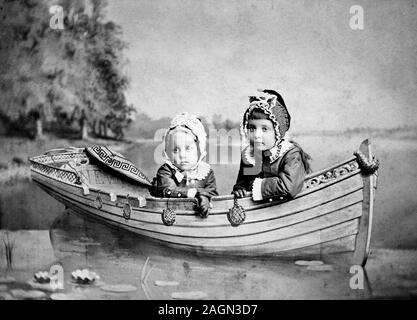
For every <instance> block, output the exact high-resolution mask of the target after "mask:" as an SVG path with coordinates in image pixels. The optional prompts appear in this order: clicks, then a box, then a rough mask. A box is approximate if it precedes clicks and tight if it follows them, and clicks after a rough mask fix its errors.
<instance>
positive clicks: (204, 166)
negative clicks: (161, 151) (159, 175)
mask: <svg viewBox="0 0 417 320" xmlns="http://www.w3.org/2000/svg"><path fill="white" fill-rule="evenodd" d="M165 163H166V164H168V165H169V166H170V167H171V168H172V169H174V170H175V179H177V181H178V183H180V182H181V181H182V180H183V179H184V178H185V177H186V178H187V180H203V179H205V178H206V177H207V176H208V174H209V173H210V170H211V166H210V165H209V164H208V163H207V162H204V161H200V162H199V163H198V164H197V166H196V168H195V169H192V170H189V171H186V172H184V171H183V172H181V171H180V170H179V169H178V168H177V167H176V166H175V165H174V164H173V163H172V162H171V161H170V160H165Z"/></svg>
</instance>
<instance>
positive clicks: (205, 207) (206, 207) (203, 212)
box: [197, 195, 211, 218]
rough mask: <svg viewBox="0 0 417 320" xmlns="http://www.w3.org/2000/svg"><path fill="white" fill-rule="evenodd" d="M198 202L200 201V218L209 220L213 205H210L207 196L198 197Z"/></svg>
mask: <svg viewBox="0 0 417 320" xmlns="http://www.w3.org/2000/svg"><path fill="white" fill-rule="evenodd" d="M197 200H198V211H199V213H200V216H201V217H202V218H207V217H208V215H209V213H210V209H211V203H210V200H209V198H207V197H206V196H202V195H197Z"/></svg>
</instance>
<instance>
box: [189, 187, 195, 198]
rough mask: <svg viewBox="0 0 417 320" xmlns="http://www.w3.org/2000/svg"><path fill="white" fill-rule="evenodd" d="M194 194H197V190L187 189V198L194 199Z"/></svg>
mask: <svg viewBox="0 0 417 320" xmlns="http://www.w3.org/2000/svg"><path fill="white" fill-rule="evenodd" d="M196 194H197V189H196V188H191V189H188V191H187V198H194V197H195V195H196Z"/></svg>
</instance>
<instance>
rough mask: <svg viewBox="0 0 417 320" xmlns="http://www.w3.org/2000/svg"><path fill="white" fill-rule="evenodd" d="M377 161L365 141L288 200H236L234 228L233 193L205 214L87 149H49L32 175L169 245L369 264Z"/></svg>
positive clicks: (63, 197) (79, 204) (82, 209)
mask: <svg viewBox="0 0 417 320" xmlns="http://www.w3.org/2000/svg"><path fill="white" fill-rule="evenodd" d="M118 156H120V157H122V156H121V155H118ZM122 159H123V158H122ZM373 159H374V157H373V155H372V153H371V148H370V143H369V141H368V140H365V141H363V142H362V144H361V146H360V148H359V153H356V156H355V157H351V158H350V159H347V160H346V161H343V162H341V163H339V164H336V165H333V166H331V167H328V168H326V169H324V170H321V171H319V172H316V173H313V174H310V175H308V176H307V177H306V180H305V183H304V187H303V190H302V191H301V193H300V194H298V195H297V196H296V197H295V198H294V199H292V200H290V201H286V202H284V201H283V200H280V199H268V201H262V202H254V201H252V198H251V197H246V198H242V199H239V200H238V203H239V205H241V206H242V207H243V208H244V209H245V213H246V219H245V221H244V222H243V224H241V225H239V226H237V227H236V226H232V225H231V224H230V222H229V220H228V217H227V214H228V212H229V209H230V208H232V207H233V206H234V198H233V196H231V195H226V196H219V197H214V198H213V200H212V203H213V209H212V210H211V213H210V215H209V217H208V218H207V219H203V218H200V217H199V215H198V214H196V211H195V204H196V202H195V200H194V199H188V198H187V199H173V198H171V199H166V198H156V197H152V196H151V195H150V193H149V190H148V189H149V184H148V183H147V182H146V181H147V180H146V179H144V180H140V179H139V180H138V179H137V180H133V179H130V178H126V177H124V176H122V175H120V174H119V173H117V172H116V171H114V170H111V168H106V167H104V166H102V165H101V164H100V163H98V162H97V161H95V160H96V159H94V157H91V155H89V154H88V152H87V149H84V148H72V147H70V148H66V149H55V150H51V151H49V152H47V153H45V154H44V155H40V156H36V157H33V158H31V159H30V162H31V174H32V179H33V181H34V182H35V183H36V184H38V185H39V186H40V187H41V188H42V189H44V190H45V191H46V192H47V193H48V194H50V195H51V196H53V197H54V198H55V199H57V200H58V201H60V202H62V203H64V204H65V205H66V206H67V207H69V208H71V209H73V210H74V211H76V212H78V213H81V214H86V215H90V216H93V217H95V218H98V219H100V220H102V221H104V222H106V223H110V224H112V225H116V226H118V227H121V228H124V229H126V230H129V231H133V232H135V233H137V234H140V235H143V236H146V237H149V238H151V239H154V240H157V241H160V242H162V243H164V244H166V245H168V246H171V247H175V248H180V249H186V250H189V251H193V252H195V253H203V254H221V255H222V254H224V255H233V256H279V257H290V258H294V259H295V258H301V257H312V256H314V257H316V258H317V257H320V258H322V259H323V258H324V256H328V255H332V254H335V253H337V254H344V255H346V256H348V257H349V261H350V263H352V264H359V265H365V263H366V259H367V257H368V254H369V250H370V249H369V245H370V238H371V226H372V214H373V202H374V193H375V190H376V180H377V171H376V170H377V165H375V164H376V162H375V160H373ZM126 161H127V160H126ZM372 161H374V162H373V163H372ZM110 162H111V161H110ZM136 169H137V168H136ZM167 208H168V209H170V210H172V211H171V212H174V213H175V223H174V224H173V225H170V226H167V225H166V224H164V223H163V221H162V219H161V214H162V212H163V211H164V209H167Z"/></svg>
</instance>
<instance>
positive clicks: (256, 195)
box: [252, 178, 263, 201]
mask: <svg viewBox="0 0 417 320" xmlns="http://www.w3.org/2000/svg"><path fill="white" fill-rule="evenodd" d="M262 180H263V179H261V178H256V179H255V181H253V186H252V199H253V200H254V201H259V200H262V199H263V197H262Z"/></svg>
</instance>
